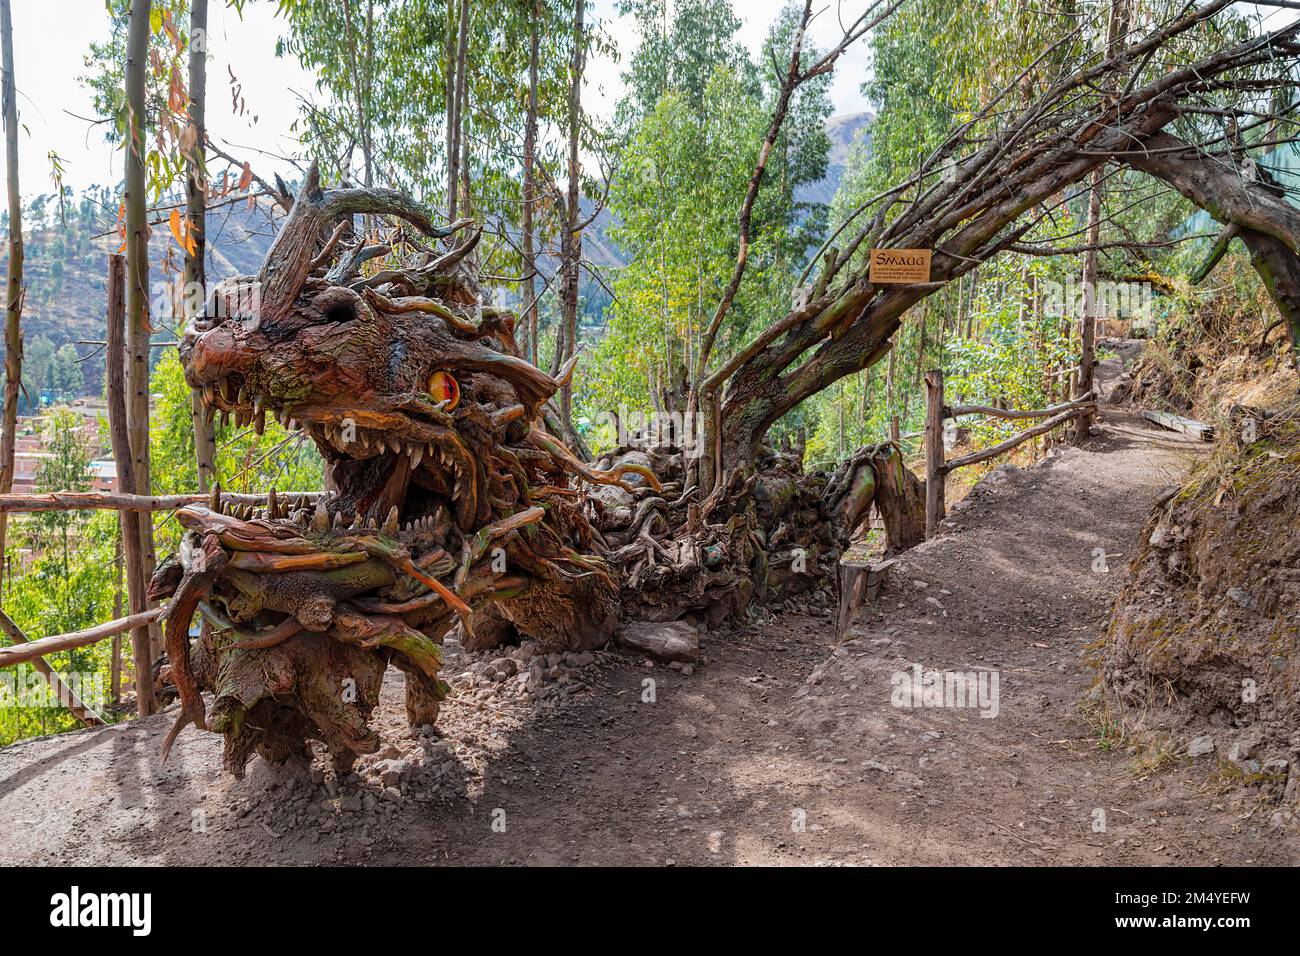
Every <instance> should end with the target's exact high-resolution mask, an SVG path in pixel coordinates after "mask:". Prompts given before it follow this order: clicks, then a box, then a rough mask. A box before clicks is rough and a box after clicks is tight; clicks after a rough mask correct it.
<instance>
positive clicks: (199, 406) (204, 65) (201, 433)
mask: <svg viewBox="0 0 1300 956" xmlns="http://www.w3.org/2000/svg"><path fill="white" fill-rule="evenodd" d="M207 29H208V0H191V3H190V36H191V37H201V36H205V35H206V34H207ZM189 56H190V63H189V66H190V89H189V93H190V103H189V110H188V118H189V129H190V131H191V132H192V133H193V135H194V145H193V146H191V147H190V150H189V154H188V155H187V156H186V162H185V218H186V220H187V225H188V227H189V237H190V241H191V247H190V248H189V249H187V250H186V251H185V290H184V291H185V295H184V296H183V297H182V300H181V301H182V303H183V308H184V317H185V322H186V326H187V327H188V325H189V323H190V322H192V321H193V320H194V319H196V318H198V317H200V316H202V315H203V303H204V301H205V300H206V294H205V295H197V294H196V292H197V291H198V290H201V289H202V290H206V286H207V270H206V268H205V265H204V251H205V247H206V243H207V212H208V210H207V193H208V188H207V185H208V184H207V180H206V172H205V158H204V147H205V145H206V140H207V127H206V124H205V107H206V101H207V75H208V51H207V44H205V43H193V42H192V43H191V44H190V51H189ZM190 425H191V427H192V428H193V430H194V465H195V468H196V470H197V472H198V479H199V491H207V490H208V489H209V488H211V487H212V486H213V485H214V484H216V480H217V469H216V460H217V437H216V427H215V424H214V423H213V422H212V421H211V420H210V419H209V418H208V416H207V412H206V410H205V409H204V407H203V399H202V397H201V396H200V394H199V392H198V390H197V389H191V391H190Z"/></svg>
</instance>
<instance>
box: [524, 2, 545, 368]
mask: <svg viewBox="0 0 1300 956" xmlns="http://www.w3.org/2000/svg"><path fill="white" fill-rule="evenodd" d="M541 16H542V11H541V3H540V0H538V2H535V3H534V4H533V19H532V24H531V26H530V29H529V31H528V35H529V49H528V115H527V117H526V118H525V120H524V208H523V214H522V216H521V220H522V231H523V253H524V322H525V323H526V325H527V339H528V360H529V361H530V362H532V363H533V364H534V365H537V364H538V362H539V361H540V359H539V358H538V354H537V256H536V254H535V253H534V251H533V240H534V236H533V203H534V202H536V201H537V184H536V176H537V169H536V159H537V157H536V153H537V48H538V43H539V39H540V38H539V36H538V33H539V31H540V29H541V25H540V23H539V22H538V21H539V20H540V19H541Z"/></svg>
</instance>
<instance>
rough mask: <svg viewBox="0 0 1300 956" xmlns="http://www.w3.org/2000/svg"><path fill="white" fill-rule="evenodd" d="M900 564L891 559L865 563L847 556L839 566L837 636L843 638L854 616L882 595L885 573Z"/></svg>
mask: <svg viewBox="0 0 1300 956" xmlns="http://www.w3.org/2000/svg"><path fill="white" fill-rule="evenodd" d="M897 563H898V562H897V561H896V560H895V559H893V558H889V559H888V560H885V561H863V560H855V559H852V558H849V556H848V555H845V559H842V560H841V561H840V564H839V570H840V609H839V615H838V617H837V618H836V624H835V634H836V636H837V637H841V638H842V637H843V636H844V635H845V634H846V633H848V629H849V625H850V624H852V623H853V615H854V614H855V613H857V610H858V608H860V607H862V605H863V603H865V602H866V601H868V600H871V599H873V598H875V596H876V595H877V594H878V593H880V586H881V584H883V583H884V580H885V571H887V570H888V569H889V568H891V567H893V566H894V565H895V564H897Z"/></svg>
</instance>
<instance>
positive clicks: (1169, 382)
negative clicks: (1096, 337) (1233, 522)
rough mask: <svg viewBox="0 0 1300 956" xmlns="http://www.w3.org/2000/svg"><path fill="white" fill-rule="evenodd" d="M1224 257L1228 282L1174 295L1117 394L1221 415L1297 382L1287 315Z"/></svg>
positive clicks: (1215, 418) (1195, 413) (1271, 400)
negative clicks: (1283, 318)
mask: <svg viewBox="0 0 1300 956" xmlns="http://www.w3.org/2000/svg"><path fill="white" fill-rule="evenodd" d="M1248 271H1249V267H1248V266H1247V265H1246V264H1244V262H1240V261H1237V260H1235V259H1234V260H1225V262H1224V264H1223V265H1222V266H1220V269H1219V271H1218V272H1216V273H1215V276H1216V278H1218V279H1220V280H1221V281H1222V282H1223V284H1222V285H1220V286H1219V287H1218V288H1216V289H1214V290H1212V291H1211V292H1209V293H1208V294H1201V293H1197V292H1194V291H1193V290H1191V289H1190V288H1187V289H1183V290H1180V291H1179V292H1178V293H1176V295H1175V305H1174V307H1173V315H1172V317H1171V318H1170V319H1169V320H1168V321H1166V323H1165V324H1164V325H1163V326H1162V328H1161V330H1160V332H1159V334H1157V335H1156V336H1155V337H1154V338H1152V339H1151V340H1150V341H1148V342H1147V344H1146V348H1145V349H1144V350H1143V352H1142V355H1141V356H1140V357H1139V358H1138V360H1137V362H1136V363H1135V364H1134V365H1133V368H1132V369H1131V371H1129V372H1126V373H1125V374H1124V376H1123V377H1122V379H1121V380H1120V382H1119V384H1118V386H1117V387H1116V390H1115V393H1114V395H1113V396H1112V401H1114V402H1115V403H1116V404H1124V403H1128V404H1132V405H1135V406H1140V407H1148V408H1159V409H1164V410H1167V411H1172V412H1177V413H1178V414H1181V415H1189V416H1191V417H1193V418H1197V419H1200V420H1202V421H1206V422H1216V423H1218V422H1220V421H1221V420H1222V419H1224V418H1225V417H1226V416H1227V414H1228V411H1229V409H1231V407H1232V406H1233V405H1236V404H1241V405H1251V406H1265V407H1268V406H1275V405H1276V404H1277V403H1278V402H1280V401H1282V400H1284V398H1285V396H1286V395H1288V394H1289V393H1290V392H1291V390H1292V389H1293V388H1294V386H1295V370H1294V365H1293V359H1292V356H1291V351H1290V343H1289V340H1288V336H1287V330H1286V325H1285V323H1283V322H1281V320H1280V319H1279V318H1278V315H1277V311H1276V309H1275V308H1274V307H1273V305H1272V304H1271V302H1269V300H1268V299H1267V297H1266V296H1264V294H1263V293H1262V291H1261V290H1260V289H1259V288H1258V286H1257V284H1255V283H1253V282H1252V281H1249V280H1246V281H1243V278H1242V276H1243V274H1244V273H1245V272H1248Z"/></svg>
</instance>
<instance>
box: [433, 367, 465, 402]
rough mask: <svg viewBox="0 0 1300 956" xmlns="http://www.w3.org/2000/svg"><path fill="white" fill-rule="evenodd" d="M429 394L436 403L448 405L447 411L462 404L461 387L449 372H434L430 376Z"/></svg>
mask: <svg viewBox="0 0 1300 956" xmlns="http://www.w3.org/2000/svg"><path fill="white" fill-rule="evenodd" d="M428 389H429V394H430V395H432V396H433V400H434V401H435V402H443V401H445V402H446V403H447V408H446V411H451V410H452V409H453V408H455V407H456V406H457V405H459V404H460V386H459V385H458V384H457V383H456V380H455V379H454V378H452V377H451V375H450V374H448V373H447V372H434V373H433V374H432V375H430V376H429V384H428Z"/></svg>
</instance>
